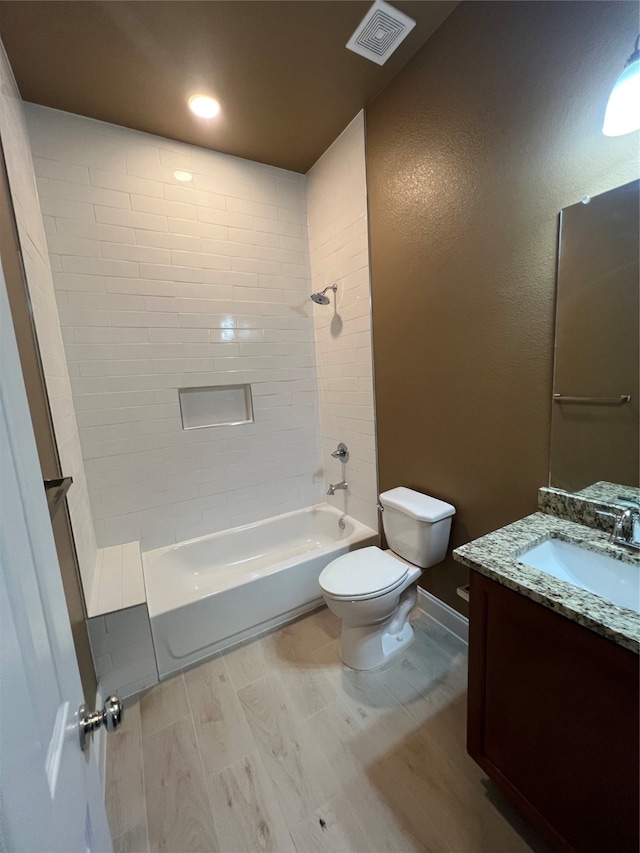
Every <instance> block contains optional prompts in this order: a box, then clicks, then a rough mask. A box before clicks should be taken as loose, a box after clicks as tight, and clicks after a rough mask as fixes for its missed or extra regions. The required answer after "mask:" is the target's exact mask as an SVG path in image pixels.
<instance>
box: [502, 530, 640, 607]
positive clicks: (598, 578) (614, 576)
mask: <svg viewBox="0 0 640 853" xmlns="http://www.w3.org/2000/svg"><path fill="white" fill-rule="evenodd" d="M518 561H519V562H520V563H524V564H525V565H527V566H532V567H533V568H534V569H540V571H542V572H546V573H547V574H548V575H552V576H553V577H554V578H558V579H559V580H561V581H566V583H570V584H573V585H574V586H577V587H580V588H581V589H586V590H588V591H589V592H593V593H595V594H596V595H600V596H602V598H606V599H607V600H608V601H611V602H613V604H617V605H618V607H627V608H629V610H635V612H636V613H640V568H639V567H638V566H636V565H632V564H630V563H623V562H621V561H620V560H614V559H613V558H612V557H607V556H606V555H604V554H596V553H595V552H594V551H588V550H587V549H586V548H581V547H580V546H578V545H574V544H572V543H570V542H563V541H562V540H561V539H547V540H545V541H544V542H542V543H540V545H536V546H535V547H534V548H530V549H529V550H528V551H525V552H524V554H521V555H520V556H519V557H518Z"/></svg>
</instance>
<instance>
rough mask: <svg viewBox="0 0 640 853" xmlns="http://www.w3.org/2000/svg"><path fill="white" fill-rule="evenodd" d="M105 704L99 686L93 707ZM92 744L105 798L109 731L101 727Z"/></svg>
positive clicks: (94, 734) (95, 733)
mask: <svg viewBox="0 0 640 853" xmlns="http://www.w3.org/2000/svg"><path fill="white" fill-rule="evenodd" d="M103 704H104V697H103V695H102V687H101V686H100V684H98V689H97V690H96V702H95V705H94V706H93V707H94V708H102V706H103ZM91 737H92V743H91V747H90V749H93V750H95V753H94V754H95V759H96V764H97V766H98V775H99V777H100V784H101V785H102V796H103V797H104V796H105V795H106V792H107V730H106V729H105V728H104V726H100V728H99V729H98V730H97V731H95V732H94V733H93V735H92V736H91Z"/></svg>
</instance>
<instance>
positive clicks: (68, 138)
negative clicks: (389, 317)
mask: <svg viewBox="0 0 640 853" xmlns="http://www.w3.org/2000/svg"><path fill="white" fill-rule="evenodd" d="M26 113H27V119H28V125H29V135H30V139H31V146H32V150H33V154H34V158H35V166H36V174H37V179H38V191H39V193H40V199H41V205H42V211H43V214H44V218H45V227H46V233H47V241H48V247H49V253H50V257H51V263H52V266H53V268H54V270H55V271H54V283H55V288H56V293H57V297H58V311H59V314H60V321H61V325H62V331H63V337H64V342H65V350H66V358H67V362H68V365H69V373H70V375H71V386H72V390H73V403H74V406H75V411H76V413H77V420H78V427H79V434H80V441H81V443H82V453H83V456H84V460H85V468H86V474H87V481H88V485H89V494H90V499H91V507H92V510H93V517H94V523H95V529H96V536H97V539H98V545H99V546H100V547H106V546H111V545H118V544H122V543H125V542H129V541H131V540H137V539H139V540H141V542H142V547H143V548H144V549H148V548H152V547H158V546H161V545H166V544H169V543H171V542H174V541H181V540H184V539H188V538H192V537H195V536H199V535H202V534H205V533H213V532H215V531H218V530H222V529H225V528H228V527H232V526H237V525H240V524H244V523H248V522H251V521H254V520H258V519H261V518H264V517H267V516H270V515H275V514H277V513H281V512H286V511H289V510H292V509H297V508H300V507H303V506H308V505H310V504H313V503H316V502H318V501H321V500H323V488H324V483H323V480H322V473H321V470H320V469H321V462H320V438H319V426H318V424H319V416H318V391H317V373H316V360H315V346H314V329H313V311H312V303H311V302H310V300H309V293H310V287H311V282H310V268H309V256H308V241H307V225H306V203H305V178H304V176H302V175H298V174H294V173H291V172H286V171H283V170H281V169H276V168H273V167H269V166H263V165H260V164H257V163H252V162H249V161H246V160H240V159H238V158H235V157H229V156H226V155H222V154H218V153H216V152H213V151H206V150H204V149H199V148H196V147H193V146H189V145H184V144H180V143H174V142H171V141H169V140H165V139H161V138H158V137H153V136H149V135H147V134H144V133H139V132H137V131H132V130H128V129H125V128H120V127H115V126H113V125H108V124H105V123H102V122H97V121H94V120H91V119H86V118H82V117H78V116H73V115H70V114H67V113H61V112H58V111H56V110H50V109H47V108H44V107H37V106H34V105H26ZM176 170H182V171H188V172H189V173H191V174H192V175H193V178H192V180H191V181H189V182H187V183H185V182H182V181H180V180H178V179H177V178H176V177H175V175H174V172H175V171H176ZM181 177H184V175H181ZM365 246H366V241H365ZM358 346H359V347H360V348H362V349H364V348H365V347H364V344H358ZM244 383H250V384H251V388H252V393H253V406H254V415H255V422H254V423H250V424H242V425H239V426H220V427H213V428H211V429H198V430H193V431H184V430H183V429H182V424H181V418H180V410H179V404H178V388H187V387H198V386H211V385H224V384H230V385H231V384H232V385H237V384H244ZM69 403H70V401H69ZM69 410H70V411H71V413H72V408H71V406H70V405H69ZM370 445H371V442H370ZM355 496H356V495H355V493H354V497H355Z"/></svg>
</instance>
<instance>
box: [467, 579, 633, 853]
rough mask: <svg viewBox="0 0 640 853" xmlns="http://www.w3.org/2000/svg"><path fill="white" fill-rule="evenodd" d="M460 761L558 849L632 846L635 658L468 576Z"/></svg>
mask: <svg viewBox="0 0 640 853" xmlns="http://www.w3.org/2000/svg"><path fill="white" fill-rule="evenodd" d="M469 624H470V636H469V708H468V729H467V747H468V751H469V754H470V755H471V757H472V758H473V759H474V760H475V761H476V762H477V763H478V764H479V765H480V766H481V767H482V768H483V770H484V771H485V772H486V773H487V775H488V776H489V777H490V778H491V779H492V780H493V781H494V782H495V783H496V785H498V787H499V788H500V789H501V790H502V791H504V793H505V794H506V795H507V796H508V797H509V798H510V799H511V800H512V802H513V803H514V805H515V806H516V807H517V808H518V809H519V810H520V811H521V813H522V814H523V815H524V816H525V817H527V818H528V819H529V820H530V822H531V823H532V824H534V825H535V826H536V827H537V828H538V829H539V830H540V832H541V833H542V834H543V836H544V837H545V838H546V839H547V840H548V841H549V842H550V844H551V845H552V846H553V847H554V848H555V849H557V850H560V851H576V853H638V850H639V849H640V838H639V831H638V827H639V820H640V814H639V811H640V806H639V803H640V786H639V779H640V766H639V765H640V761H639V754H640V743H639V736H638V728H639V719H640V707H639V695H640V689H639V678H638V673H639V666H638V664H639V658H638V655H637V654H634V652H632V651H630V650H628V649H626V648H624V647H623V646H621V645H618V644H616V643H615V642H612V641H611V640H609V639H606V638H605V637H602V636H599V635H598V634H596V633H594V632H593V631H591V630H589V629H587V628H585V627H583V626H582V625H579V624H577V623H576V622H572V621H570V620H569V619H567V618H566V617H565V616H561V615H559V614H558V613H555V612H553V610H551V609H549V608H548V607H544V606H543V605H541V604H538V603H537V602H535V601H533V600H531V599H530V598H527V597H525V596H523V595H521V594H519V593H517V592H514V591H512V590H511V589H508V588H507V587H505V586H503V585H501V584H499V583H497V582H496V581H494V580H491V579H489V578H487V577H484V576H483V575H481V574H479V573H478V572H476V571H472V572H471V588H470V623H469Z"/></svg>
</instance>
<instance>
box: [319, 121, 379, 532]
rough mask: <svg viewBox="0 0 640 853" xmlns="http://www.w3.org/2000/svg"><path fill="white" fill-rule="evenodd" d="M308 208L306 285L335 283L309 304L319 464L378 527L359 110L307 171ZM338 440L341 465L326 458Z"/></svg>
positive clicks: (346, 502) (348, 503)
mask: <svg viewBox="0 0 640 853" xmlns="http://www.w3.org/2000/svg"><path fill="white" fill-rule="evenodd" d="M307 211H308V222H309V251H310V257H311V287H312V289H313V290H314V291H315V290H323V289H324V288H325V287H327V285H330V284H332V283H333V282H337V284H338V291H337V293H336V297H335V301H334V297H333V294H332V293H330V291H327V292H328V293H329V294H330V296H331V304H330V305H328V306H322V305H316V306H314V312H315V338H316V357H317V360H318V387H319V396H320V430H321V436H322V463H323V467H324V472H325V477H326V479H327V480H328V481H331V482H334V483H335V482H337V481H339V480H342V479H343V477H344V478H346V479H347V481H348V483H349V489H348V490H347V491H346V492H337V493H336V496H335V497H334V498H330V499H329V500H330V501H331V502H332V503H334V505H335V506H337V507H339V508H340V509H344V510H345V511H346V512H347V513H348V514H349V515H352V516H354V517H355V518H357V519H358V521H362V522H363V523H364V524H367V525H368V526H369V527H373V528H377V526H378V510H377V508H376V503H377V499H378V494H377V469H376V449H375V421H374V405H373V364H372V359H371V290H370V287H369V242H368V229H367V177H366V171H365V150H364V113H362V112H361V113H360V114H359V115H358V116H356V118H355V119H354V120H353V121H352V122H351V124H350V125H349V126H348V127H347V128H346V129H345V130H344V131H343V133H342V134H341V135H340V136H339V137H338V138H337V139H336V141H335V142H334V143H333V145H332V146H331V147H330V148H329V149H328V150H327V151H326V152H325V153H324V154H323V155H322V157H321V158H320V159H319V160H318V162H317V163H316V164H315V165H314V166H313V168H312V169H311V170H310V172H309V173H308V174H307ZM339 441H343V442H345V443H346V445H347V446H348V448H349V451H350V458H349V461H348V462H347V464H346V465H344V466H343V465H341V463H340V462H339V461H337V460H336V459H332V457H331V452H332V451H333V450H335V449H336V445H337V443H338V442H339Z"/></svg>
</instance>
